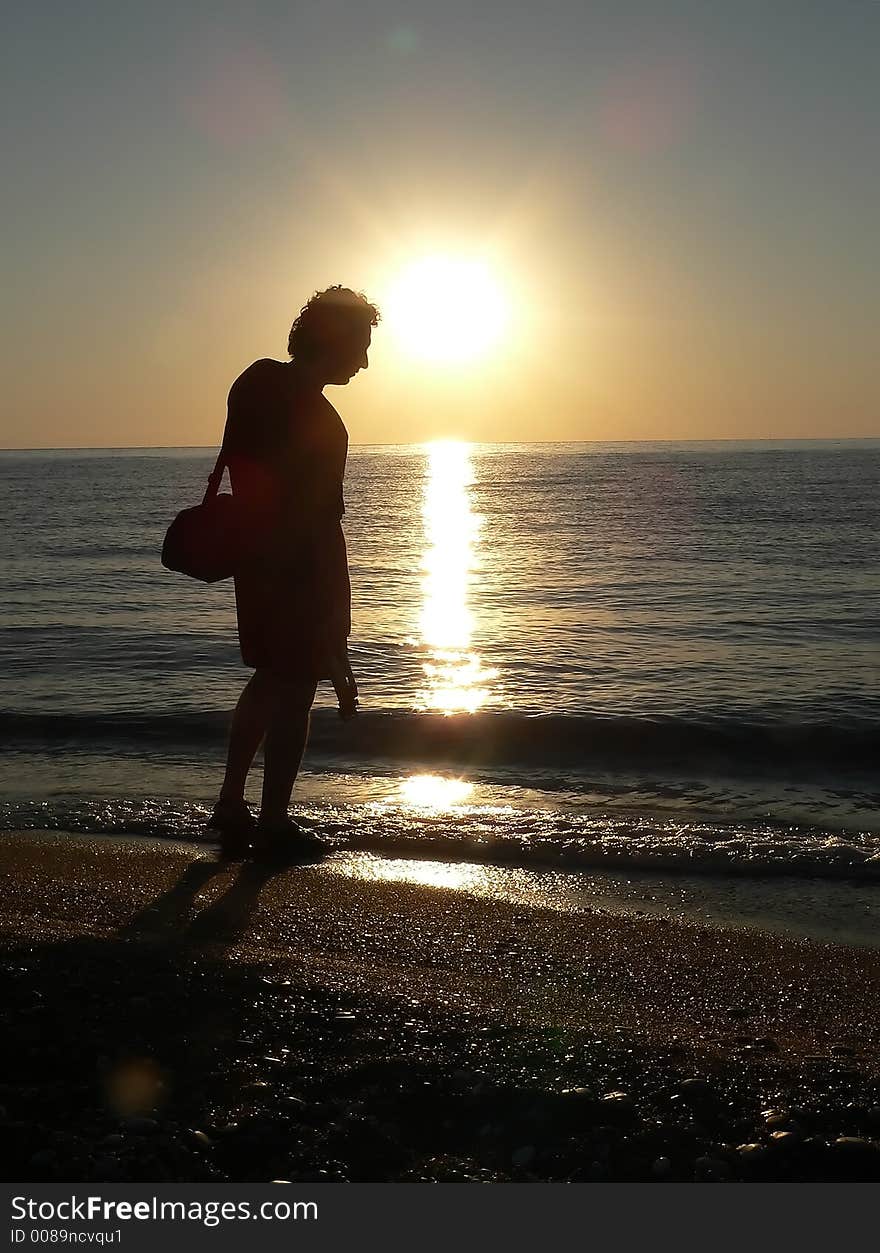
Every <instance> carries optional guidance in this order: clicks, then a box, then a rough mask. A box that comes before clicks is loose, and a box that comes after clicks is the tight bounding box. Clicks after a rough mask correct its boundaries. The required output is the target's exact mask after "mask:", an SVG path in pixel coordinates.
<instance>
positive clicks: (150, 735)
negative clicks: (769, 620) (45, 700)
mask: <svg viewBox="0 0 880 1253" xmlns="http://www.w3.org/2000/svg"><path fill="white" fill-rule="evenodd" d="M230 716H231V715H230V714H229V713H228V712H227V711H225V710H211V711H207V712H200V711H193V710H191V711H177V712H169V713H158V712H144V713H135V712H125V713H81V714H80V713H42V712H18V711H14V710H5V711H3V710H0V736H2V739H3V742H4V743H5V744H6V745H7V747H15V746H17V745H37V744H56V743H59V742H65V743H67V744H68V745H75V746H77V747H81V748H82V749H84V750H85V749H88V748H89V747H90V746H99V745H114V744H135V745H136V744H156V743H158V744H165V745H169V746H170V745H174V746H180V745H187V744H190V745H193V746H197V745H199V744H208V743H216V742H217V741H219V740H222V738H223V737H224V735H225V733H226V729H227V728H228V725H229V720H230ZM309 752H310V755H313V756H314V755H318V756H320V755H322V754H323V755H325V756H329V757H332V758H347V759H357V760H364V761H379V760H386V761H406V762H424V763H439V762H445V763H449V764H454V765H458V766H468V767H471V768H480V767H490V766H496V767H497V766H508V767H512V766H516V765H523V766H529V765H534V766H540V767H557V768H560V769H563V770H564V769H566V768H577V767H583V766H585V765H587V764H589V762H591V761H601V760H604V759H613V760H620V759H628V760H634V761H644V760H647V759H649V760H650V761H651V762H654V763H657V764H663V763H665V764H668V765H674V764H675V763H681V762H687V763H688V764H689V765H691V766H693V765H694V764H695V763H697V762H700V763H703V765H705V766H709V767H714V768H723V769H730V768H731V767H736V766H737V765H741V766H743V767H747V766H755V765H760V766H774V765H775V766H780V767H791V766H802V767H805V766H810V765H811V764H815V763H819V764H822V765H826V766H833V767H836V768H844V767H850V766H852V767H862V768H864V767H865V766H869V765H873V764H875V763H876V760H877V756H878V752H880V726H878V724H877V723H874V722H868V721H865V720H861V721H857V720H854V721H853V722H852V723H849V724H845V723H824V722H815V723H811V722H802V723H793V722H783V721H778V722H771V721H764V722H759V721H757V720H755V721H738V720H735V719H724V718H717V719H710V718H701V719H697V718H695V719H687V718H674V717H668V718H637V717H622V716H607V717H606V716H602V715H598V714H596V715H593V714H584V715H582V716H572V715H566V714H528V713H521V712H517V711H513V710H510V711H492V712H483V713H476V714H451V715H443V714H437V713H410V712H407V711H398V710H386V711H370V712H366V713H361V714H360V715H359V716H358V717H357V718H356V719H355V720H353V721H352V722H348V723H341V722H340V720H339V718H338V716H337V714H336V711H335V710H331V709H316V710H314V711H313V714H312V730H311V737H310V743H309Z"/></svg>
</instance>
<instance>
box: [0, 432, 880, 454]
mask: <svg viewBox="0 0 880 1253" xmlns="http://www.w3.org/2000/svg"><path fill="white" fill-rule="evenodd" d="M865 440H880V434H878V435H759V436H749V435H716V436H713V437H711V438H706V437H704V438H693V437H691V438H679V439H632V438H630V439H474V440H468V439H458V438H455V437H452V436H449V437H444V436H438V437H437V438H436V439H419V440H404V441H402V440H387V441H371V442H366V441H365V442H363V443H360V442H358V443H355V442H352V443H351V444H350V445H349V447H351V448H419V447H422V446H424V445H425V444H432V443H443V442H454V443H462V444H501V445H511V446H514V445H517V444H547V445H549V446H555V445H559V444H802V443H810V444H847V443H861V442H863V441H865ZM219 449H220V445H219V444H36V445H31V446H26V445H23V444H22V445H14V446H13V445H0V453H4V452H178V451H180V452H183V451H190V452H191V451H194V450H198V451H200V452H211V451H214V450H216V451H218V452H219Z"/></svg>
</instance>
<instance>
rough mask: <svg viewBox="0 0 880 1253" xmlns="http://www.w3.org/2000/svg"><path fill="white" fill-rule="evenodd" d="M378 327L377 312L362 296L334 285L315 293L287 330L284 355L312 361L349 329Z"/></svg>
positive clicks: (349, 289)
mask: <svg viewBox="0 0 880 1253" xmlns="http://www.w3.org/2000/svg"><path fill="white" fill-rule="evenodd" d="M378 324H379V310H378V308H377V307H376V305H374V304H371V303H370V301H369V300H367V298H366V296H365V295H364V294H363V292H356V291H352V290H351V288H350V287H342V286H341V285H340V284H338V283H337V284H336V286H334V287H328V288H326V290H325V291H319V292H315V294H314V296H312V298H311V300H309V301H308V302H307V303H306V304H304V305H303V307H302V309H300V311H299V316H298V317H297V318H296V319H295V321H294V323H293V326H292V327H291V328H290V335H289V336H288V339H287V351H288V352H289V354H290V356H291V357H300V358H303V357H305V358H308V357H313V356H314V355H315V353H316V351H317V350H318V349H319V348H321V347H322V346H323V345H324V344H326V343H328V342H331V343H332V341H333V340H334V339H338V338H339V336H340V334H342V333H344V332H345V331H347V330H349V329H350V328H351V327H352V326H357V327H364V328H366V327H371V326H378Z"/></svg>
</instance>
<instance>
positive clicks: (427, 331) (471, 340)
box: [383, 253, 509, 364]
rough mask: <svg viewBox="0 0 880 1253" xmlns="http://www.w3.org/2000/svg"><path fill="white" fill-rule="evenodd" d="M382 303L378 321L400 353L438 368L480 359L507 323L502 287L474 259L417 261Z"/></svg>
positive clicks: (447, 257)
mask: <svg viewBox="0 0 880 1253" xmlns="http://www.w3.org/2000/svg"><path fill="white" fill-rule="evenodd" d="M383 303H384V309H383V319H384V320H385V322H386V324H387V325H388V326H389V328H390V330H391V332H392V334H393V335H394V338H395V340H396V341H397V343H398V345H399V346H400V348H401V350H402V351H404V352H405V353H406V354H407V355H408V356H411V357H416V358H418V359H419V360H421V361H432V362H436V363H440V364H442V363H447V362H455V363H464V362H468V361H477V360H479V359H481V358H483V357H485V356H486V355H487V354H489V353H490V352H491V350H492V349H493V348H494V347H495V346H496V345H497V344H498V342H499V340H500V339H501V337H502V335H503V333H504V331H505V329H506V327H507V324H508V320H509V305H508V300H507V297H506V295H505V292H504V289H503V286H502V284H501V282H500V281H499V279H498V277H497V276H496V275H495V274H494V273H493V270H492V267H491V265H490V264H489V263H488V262H487V261H485V260H483V259H482V258H478V257H473V258H472V257H463V256H450V255H446V254H442V253H435V254H432V255H430V256H425V257H420V258H418V259H417V260H415V261H412V262H410V264H409V265H407V266H406V267H405V268H404V269H402V270H401V271H400V273H399V274H398V275H397V276H396V278H395V279H394V280H393V282H392V283H391V286H390V289H389V291H388V294H387V295H386V297H385V300H384V302H383Z"/></svg>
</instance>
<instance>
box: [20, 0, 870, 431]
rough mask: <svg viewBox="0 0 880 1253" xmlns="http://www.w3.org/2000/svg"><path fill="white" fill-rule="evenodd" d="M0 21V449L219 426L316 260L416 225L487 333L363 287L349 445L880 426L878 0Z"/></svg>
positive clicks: (410, 6) (393, 248)
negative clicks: (479, 335)
mask: <svg viewBox="0 0 880 1253" xmlns="http://www.w3.org/2000/svg"><path fill="white" fill-rule="evenodd" d="M2 44H3V51H2V54H0V56H2V60H3V64H2V66H0V104H2V116H3V121H2V123H0V125H2V132H0V133H2V161H3V173H4V177H3V180H2V183H3V189H2V192H0V197H2V215H3V217H2V220H3V227H2V230H3V251H4V266H3V271H4V283H3V286H4V290H5V295H6V299H5V300H4V302H3V309H2V318H3V325H2V338H0V343H2V353H3V367H4V369H3V375H4V379H5V388H4V400H3V405H2V410H0V445H2V446H4V447H122V446H130V447H147V446H149V447H153V446H183V445H187V446H189V445H208V446H210V445H215V444H217V443H218V442H219V439H220V436H221V434H222V427H223V421H224V417H225V403H226V394H227V392H228V390H229V387H230V385H231V383H232V381H233V379H234V378H235V377H236V375H237V374H239V373H240V372H241V370H243V369H244V368H245V367H246V366H247V365H248V364H249V363H250V362H251V361H253V360H254V359H255V358H258V357H266V356H268V357H276V358H278V359H281V360H283V359H286V344H287V333H288V330H289V327H290V323H291V321H292V319H293V317H294V316H295V315H296V313H297V311H298V309H299V307H300V306H301V305H302V304H303V303H304V301H305V300H306V299H307V298H308V297H309V296H310V295H311V294H312V292H313V291H315V290H317V289H320V288H323V287H326V286H328V285H329V284H331V283H343V284H345V285H347V286H351V287H354V288H356V289H359V290H363V291H364V292H365V293H366V294H367V295H368V296H369V297H370V298H371V299H373V300H375V301H376V302H377V303H378V304H379V305H380V307H382V306H383V304H384V303H386V302H388V301H392V302H393V300H394V293H395V291H397V290H398V286H396V284H398V285H399V280H400V276H401V275H402V274H403V275H405V274H406V273H407V272H408V271H409V269H410V267H412V266H413V265H414V264H416V263H418V262H419V261H420V259H423V258H425V257H431V256H435V257H436V256H441V257H443V258H447V259H449V258H452V259H453V262H463V263H466V264H478V265H480V266H482V267H483V272H484V273H486V274H488V275H489V276H490V281H491V283H492V284H494V291H495V295H496V297H497V300H498V301H500V302H501V305H502V306H503V320H502V323H501V326H500V330H499V332H498V334H497V335H496V337H495V341H494V342H493V343H491V344H489V345H488V346H487V347H486V346H484V347H483V348H482V349H481V350H480V351H479V352H476V353H475V355H473V356H472V357H471V358H470V359H469V360H465V361H462V360H459V359H458V358H454V359H444V357H443V355H442V354H441V355H440V357H439V358H436V357H435V358H431V359H424V358H423V357H422V356H420V355H419V354H418V352H414V351H413V345H412V343H406V342H405V340H404V338H402V337H401V335H400V333H399V331H400V310H399V309H398V317H397V329H396V330H395V323H394V319H393V318H392V319H389V318H387V317H386V318H385V319H384V320H383V322H382V323H380V325H379V327H377V328H376V330H375V332H374V336H373V349H372V351H371V355H370V369H369V370H368V371H367V372H366V373H363V374H361V375H359V376H358V377H357V378H356V379H355V380H354V381H353V382H352V383H351V384H350V385H349V386H348V387H347V388H345V389H341V388H331V389H328V392H327V394H328V397H329V398H330V399H331V400H332V401H333V403H334V404H335V405H336V407H337V408H338V409H339V411H340V413H341V414H342V416H343V418H344V420H345V422H346V425H347V426H348V429H349V432H350V437H351V440H352V442H353V443H398V442H400V443H403V442H407V443H408V442H420V441H423V440H428V439H436V438H459V439H468V440H505V441H519V440H630V439H726V438H748V439H754V438H765V437H766V438H774V439H779V438H822V437H863V436H876V435H878V434H880V413H878V410H880V405H878V402H880V366H878V361H880V354H878V352H877V350H876V342H875V341H876V327H877V325H878V321H880V319H878V313H880V308H878V306H880V296H878V291H880V283H878V279H880V272H878V271H880V265H878V259H880V248H878V233H877V223H878V221H880V161H878V135H880V128H878V126H877V118H878V104H880V86H878V84H880V74H878V59H880V57H878V53H880V4H878V3H876V2H875V0H825V2H822V3H820V2H818V0H766V2H765V3H755V2H754V0H736V3H733V2H731V0H723V2H718V0H700V2H699V3H692V2H690V0H664V2H663V3H660V4H658V3H657V0H607V2H606V0H595V2H591V0H572V2H570V3H569V2H560V0H544V2H543V3H541V4H540V5H537V4H535V3H534V0H528V2H525V3H519V2H516V3H503V4H502V3H493V2H492V0H488V2H486V0H484V3H482V4H480V5H477V6H474V5H473V4H472V3H471V2H467V3H466V2H465V0H444V3H443V4H442V5H440V4H437V3H436V0H431V2H430V3H425V2H423V0H411V2H410V3H402V2H401V3H397V2H394V3H391V2H386V0H360V2H359V3H358V4H356V5H353V4H351V3H348V2H347V3H339V2H338V0H311V2H309V3H297V2H296V0H294V2H292V3H276V2H272V0H258V2H256V3H237V4H229V3H225V2H223V0H220V2H219V3H216V2H215V3H211V4H208V3H188V4H184V5H180V4H179V3H176V2H175V3H168V2H167V0H152V3H150V4H149V5H146V4H142V3H138V4H134V3H129V2H128V0H116V2H115V3H113V4H104V3H90V2H89V0H83V2H82V3H79V4H77V5H71V4H69V3H64V4H57V3H40V0H34V3H30V4H28V5H19V6H18V11H17V12H14V13H10V14H9V15H8V16H7V17H6V18H5V19H4V31H3V40H2ZM454 272H457V271H454ZM465 272H466V271H465ZM461 286H462V291H461V299H460V308H461V309H462V310H468V311H469V315H470V316H471V317H472V319H473V318H476V319H477V321H478V322H479V320H480V318H481V317H482V306H481V305H480V303H479V300H478V299H477V293H476V292H475V291H472V290H470V289H469V287H468V284H467V282H463V283H462V284H461ZM429 298H430V293H426V297H425V299H426V300H429ZM455 307H456V306H455V303H454V302H453V304H452V307H451V308H450V309H449V310H448V316H449V318H451V319H453V320H454V319H455ZM403 312H404V320H406V315H407V314H412V316H413V317H414V318H416V321H415V322H414V325H416V326H418V325H419V323H418V320H417V317H416V315H417V314H418V312H419V311H418V309H417V308H416V309H413V308H412V307H410V308H409V309H408V310H407V309H404V311H403ZM416 347H417V345H416Z"/></svg>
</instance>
